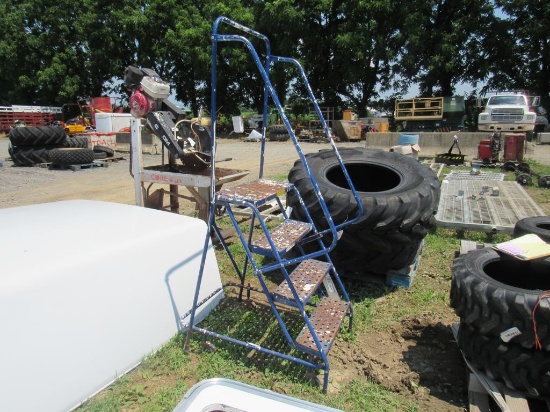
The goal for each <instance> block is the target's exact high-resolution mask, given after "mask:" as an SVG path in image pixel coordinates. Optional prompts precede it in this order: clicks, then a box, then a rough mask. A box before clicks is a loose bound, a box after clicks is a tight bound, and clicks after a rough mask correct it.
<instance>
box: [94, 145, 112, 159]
mask: <svg viewBox="0 0 550 412" xmlns="http://www.w3.org/2000/svg"><path fill="white" fill-rule="evenodd" d="M93 151H94V152H96V153H99V152H102V153H105V154H106V155H107V157H113V156H114V155H115V151H114V150H113V149H111V148H110V147H107V146H101V145H95V146H94V148H93Z"/></svg>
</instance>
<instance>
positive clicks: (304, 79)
mask: <svg viewBox="0 0 550 412" xmlns="http://www.w3.org/2000/svg"><path fill="white" fill-rule="evenodd" d="M271 59H272V61H273V62H274V63H277V62H283V63H291V64H294V65H295V66H296V67H297V68H298V72H299V73H300V76H301V78H302V82H303V84H304V86H305V88H306V90H307V94H308V96H309V98H310V100H311V102H312V103H313V107H314V108H315V111H316V112H317V115H318V116H319V119H320V120H321V123H322V124H323V129H324V130H325V134H326V135H327V137H328V138H329V142H330V145H331V146H332V151H333V152H334V154H335V156H336V159H337V160H338V163H339V164H340V168H341V169H342V172H343V173H344V177H345V178H346V182H347V184H348V186H349V188H350V190H351V192H352V194H353V197H354V198H355V201H356V202H357V206H358V211H357V215H356V216H355V217H354V218H352V219H351V220H347V221H345V222H343V223H341V224H339V225H336V230H339V229H341V228H343V227H345V226H348V225H351V224H353V223H355V222H357V221H358V220H359V219H360V218H361V216H363V203H362V202H361V198H360V197H359V194H358V193H357V190H356V189H355V186H354V185H353V183H352V182H351V178H350V177H349V173H348V170H347V168H346V166H345V165H344V161H343V160H342V157H341V156H340V152H338V148H337V147H336V143H335V142H334V139H333V138H332V133H331V131H330V128H329V127H328V124H327V122H326V120H325V117H324V116H323V113H322V112H321V108H320V107H319V103H318V102H317V99H316V98H315V96H314V95H313V90H311V86H310V84H309V81H308V80H307V77H306V74H305V72H304V69H303V67H302V65H301V64H300V62H299V61H298V60H296V59H293V58H290V57H281V56H271ZM300 159H302V157H301V156H300ZM302 163H303V165H304V167H305V169H306V172H307V173H308V175H309V176H311V180H312V183H313V187H314V189H315V191H316V192H317V191H318V190H319V188H318V186H317V182H316V181H315V178H314V177H313V175H312V174H311V169H310V168H309V165H308V164H307V162H306V161H305V158H304V159H302Z"/></svg>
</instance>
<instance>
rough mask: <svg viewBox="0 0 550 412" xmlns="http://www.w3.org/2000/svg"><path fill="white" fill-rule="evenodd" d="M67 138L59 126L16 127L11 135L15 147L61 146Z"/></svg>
mask: <svg viewBox="0 0 550 412" xmlns="http://www.w3.org/2000/svg"><path fill="white" fill-rule="evenodd" d="M66 136H67V135H66V134H65V130H63V128H61V127H59V126H29V127H14V128H13V129H11V130H10V133H9V138H10V142H11V144H12V145H13V146H44V145H61V144H63V142H64V141H65V139H66Z"/></svg>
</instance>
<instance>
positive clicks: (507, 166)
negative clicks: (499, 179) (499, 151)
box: [502, 161, 517, 172]
mask: <svg viewBox="0 0 550 412" xmlns="http://www.w3.org/2000/svg"><path fill="white" fill-rule="evenodd" d="M502 168H503V169H504V170H505V171H506V172H513V171H514V170H516V168H517V167H516V164H515V163H514V162H510V161H508V162H504V164H503V165H502Z"/></svg>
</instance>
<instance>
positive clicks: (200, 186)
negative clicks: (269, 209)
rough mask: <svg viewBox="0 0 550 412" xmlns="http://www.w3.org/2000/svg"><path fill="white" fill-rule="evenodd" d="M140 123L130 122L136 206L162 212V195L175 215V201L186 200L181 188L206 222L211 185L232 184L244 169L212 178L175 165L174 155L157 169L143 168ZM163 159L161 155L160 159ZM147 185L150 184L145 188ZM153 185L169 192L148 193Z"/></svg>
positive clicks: (224, 170)
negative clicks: (187, 193)
mask: <svg viewBox="0 0 550 412" xmlns="http://www.w3.org/2000/svg"><path fill="white" fill-rule="evenodd" d="M143 127H144V126H143V123H142V120H140V119H131V121H130V133H131V141H132V148H131V151H132V153H131V158H132V163H131V165H130V167H131V174H132V176H133V178H134V189H135V199H136V205H138V206H148V207H152V208H154V209H165V208H166V207H165V205H164V195H167V196H168V198H169V206H168V208H169V209H170V210H171V211H172V212H178V209H179V206H178V199H179V198H180V197H184V198H187V197H185V196H183V195H181V194H179V190H178V187H179V186H184V187H185V188H186V189H187V190H188V191H189V193H190V194H191V196H192V197H193V198H194V200H195V202H196V205H197V210H198V217H199V219H202V220H204V221H206V220H207V219H208V211H209V205H210V191H211V186H212V182H215V184H214V185H213V186H214V187H215V188H218V189H220V188H221V187H222V186H223V185H224V184H225V183H229V182H234V181H236V180H239V179H241V178H243V177H245V176H246V175H248V174H249V172H248V171H246V170H235V169H224V168H218V169H217V170H216V174H215V178H214V179H213V178H212V176H211V175H210V171H209V170H205V171H202V172H196V171H191V170H189V169H187V168H186V167H185V166H182V165H177V164H176V160H175V158H174V156H173V155H170V154H169V155H168V163H164V162H162V164H160V165H156V166H149V167H144V166H143V155H142V150H141V130H142V128H143ZM163 159H164V156H163ZM146 183H149V185H147V187H146ZM153 184H161V185H169V188H170V189H169V190H168V191H166V190H164V189H158V190H156V191H155V192H150V189H151V187H152V185H153Z"/></svg>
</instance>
